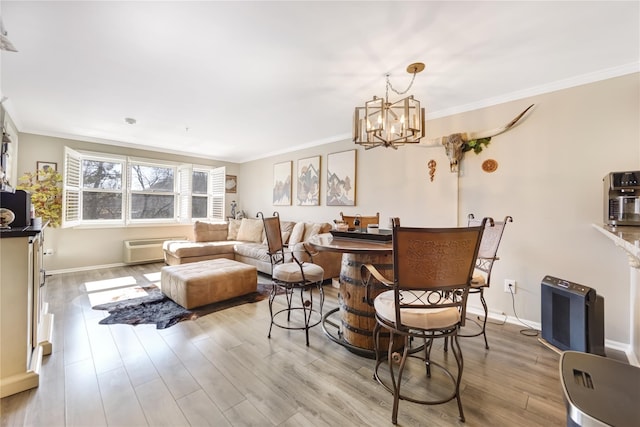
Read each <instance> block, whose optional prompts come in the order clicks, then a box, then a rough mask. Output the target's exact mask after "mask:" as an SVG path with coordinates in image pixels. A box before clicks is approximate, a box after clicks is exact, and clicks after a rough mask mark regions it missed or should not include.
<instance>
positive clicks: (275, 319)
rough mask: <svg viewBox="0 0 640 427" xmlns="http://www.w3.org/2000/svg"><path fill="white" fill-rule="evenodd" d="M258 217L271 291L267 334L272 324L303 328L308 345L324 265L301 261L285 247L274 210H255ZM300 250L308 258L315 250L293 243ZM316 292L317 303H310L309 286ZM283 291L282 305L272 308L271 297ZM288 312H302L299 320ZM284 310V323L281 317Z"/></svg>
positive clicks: (319, 310) (317, 319) (319, 309)
mask: <svg viewBox="0 0 640 427" xmlns="http://www.w3.org/2000/svg"><path fill="white" fill-rule="evenodd" d="M257 216H258V217H260V218H262V222H263V224H264V230H265V234H266V237H267V244H268V247H269V249H268V254H269V258H270V260H271V267H272V268H271V270H272V272H271V283H272V286H271V292H270V293H269V314H270V315H271V324H270V325H269V334H268V338H271V330H272V328H273V326H274V325H275V326H277V327H280V328H283V329H295V330H304V331H305V336H306V343H307V346H308V345H309V328H311V327H313V326H316V325H318V324H319V323H320V322H321V320H322V308H323V305H324V290H323V288H322V282H323V280H324V269H323V268H322V267H320V266H319V265H317V264H313V263H312V262H305V261H301V255H302V254H298V255H297V256H296V253H295V252H294V251H292V250H290V249H289V248H286V247H285V245H284V243H283V241H282V232H281V228H280V216H279V215H278V212H274V213H273V216H271V217H265V216H264V215H263V214H262V212H258V214H257ZM296 248H300V250H301V251H304V252H305V253H306V254H307V255H308V256H309V259H312V257H313V256H314V255H315V254H317V252H313V251H312V250H311V249H310V248H309V247H308V246H307V245H306V244H303V245H297V246H296ZM314 289H317V290H318V293H319V301H318V305H317V306H315V305H314V298H313V290H314ZM295 291H299V292H300V304H296V303H295V302H294V301H293V300H294V293H295ZM278 295H284V297H285V298H286V305H285V308H283V309H280V310H277V311H274V310H276V308H274V301H275V299H276V296H278ZM292 312H298V313H299V312H302V316H303V318H302V320H301V321H300V320H299V319H296V318H295V316H294V320H293V321H292V320H291V313H292ZM285 314H286V323H284V320H283V319H281V317H284V315H285Z"/></svg>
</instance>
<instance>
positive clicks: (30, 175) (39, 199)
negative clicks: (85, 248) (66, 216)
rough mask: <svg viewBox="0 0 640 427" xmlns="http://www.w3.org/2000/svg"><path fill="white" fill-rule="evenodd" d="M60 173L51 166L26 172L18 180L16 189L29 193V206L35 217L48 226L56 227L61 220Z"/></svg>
mask: <svg viewBox="0 0 640 427" xmlns="http://www.w3.org/2000/svg"><path fill="white" fill-rule="evenodd" d="M61 183H62V175H61V174H59V173H58V172H57V171H56V170H55V169H53V168H45V169H40V170H37V171H35V172H27V173H26V174H24V175H22V176H21V177H20V179H19V180H18V186H17V187H16V188H17V189H18V190H25V191H28V192H29V193H31V206H32V207H33V210H34V212H35V216H36V217H40V218H42V222H43V223H45V222H47V221H48V222H49V226H51V227H58V226H60V223H61V221H62V187H61V186H60V184H61Z"/></svg>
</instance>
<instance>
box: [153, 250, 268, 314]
mask: <svg viewBox="0 0 640 427" xmlns="http://www.w3.org/2000/svg"><path fill="white" fill-rule="evenodd" d="M160 289H162V292H163V293H164V294H165V295H166V296H168V297H169V298H171V299H172V300H174V301H175V302H177V303H178V304H180V305H181V306H183V307H184V308H194V307H200V306H201V305H207V304H211V303H214V302H218V301H224V300H227V299H229V298H233V297H238V296H241V295H246V294H249V293H251V292H255V291H256V290H257V289H258V271H257V269H256V267H254V266H253V265H247V264H243V263H241V262H237V261H233V260H230V259H225V258H218V259H212V260H209V261H199V262H192V263H189V264H181V265H171V266H165V267H162V270H161V273H160Z"/></svg>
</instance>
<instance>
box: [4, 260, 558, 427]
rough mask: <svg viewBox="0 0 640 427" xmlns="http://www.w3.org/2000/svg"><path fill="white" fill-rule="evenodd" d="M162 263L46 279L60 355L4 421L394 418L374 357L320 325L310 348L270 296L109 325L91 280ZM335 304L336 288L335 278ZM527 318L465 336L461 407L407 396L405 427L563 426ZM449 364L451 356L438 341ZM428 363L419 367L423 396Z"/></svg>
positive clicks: (552, 373) (10, 401)
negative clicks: (282, 323) (177, 318)
mask: <svg viewBox="0 0 640 427" xmlns="http://www.w3.org/2000/svg"><path fill="white" fill-rule="evenodd" d="M161 267H162V264H147V265H138V266H129V267H121V268H111V269H101V270H94V271H88V272H78V273H68V274H61V275H55V276H52V277H49V278H48V300H49V303H50V311H51V312H53V313H54V315H55V324H54V337H53V338H54V341H53V353H52V354H51V355H50V356H46V357H45V359H44V362H43V367H42V375H41V378H40V386H39V387H38V388H36V389H33V390H29V391H25V392H22V393H19V394H16V395H13V396H9V397H6V398H3V399H2V401H1V406H0V411H1V412H0V416H1V420H2V421H1V425H2V426H106V425H109V426H189V425H191V426H207V425H213V426H388V425H391V403H392V397H391V395H390V394H389V393H388V392H387V391H386V390H385V389H384V388H383V387H382V386H380V385H379V384H378V383H377V382H376V381H374V380H373V379H372V370H373V366H374V361H373V360H371V359H367V358H364V357H361V356H358V355H356V354H354V353H352V352H350V351H348V350H346V349H345V348H344V347H342V346H340V345H338V344H336V343H334V342H332V341H331V340H329V339H328V338H327V337H326V336H325V335H324V333H323V331H322V329H321V327H320V326H317V327H315V328H313V329H312V331H311V334H310V346H309V347H306V346H305V340H304V332H302V331H287V330H284V329H280V328H274V330H273V332H272V335H271V339H268V338H267V330H268V327H269V308H268V301H267V300H264V301H260V302H258V303H254V304H244V305H241V306H237V307H233V308H230V309H226V310H223V311H219V312H216V313H212V314H210V315H208V316H205V317H202V318H199V319H197V320H195V321H186V322H181V323H179V324H177V325H175V326H173V327H170V328H168V329H164V330H157V329H155V325H140V326H135V327H134V326H129V325H99V324H98V321H99V320H100V319H101V318H103V317H104V316H106V315H107V313H106V312H104V311H99V310H93V309H91V305H90V303H89V299H88V296H87V292H86V290H85V283H87V282H93V281H99V280H106V279H116V278H119V277H126V276H132V277H133V278H134V279H135V281H136V282H137V283H138V284H143V285H144V284H148V283H150V282H154V281H155V280H156V279H155V278H153V276H147V277H151V278H152V279H151V280H149V278H147V277H145V275H149V274H151V275H153V274H154V273H157V272H158V271H159V270H160V268H161ZM325 293H326V301H325V312H326V311H328V310H330V309H332V308H335V307H337V304H338V302H337V290H336V289H334V288H332V287H331V286H330V285H326V286H325ZM523 328H524V327H518V326H515V325H509V324H505V325H495V324H491V325H489V331H488V334H489V345H490V346H491V349H490V350H485V349H484V343H483V340H482V338H481V337H476V338H463V339H461V345H462V351H463V355H464V363H465V367H464V374H463V383H462V403H463V406H464V411H465V416H466V423H461V422H460V421H459V420H458V409H457V405H456V403H455V401H452V402H448V403H445V404H442V405H436V406H422V405H417V404H414V403H410V402H407V401H401V402H400V411H399V417H398V424H399V425H401V426H426V425H429V426H456V425H466V426H561V425H566V418H565V409H564V404H563V402H562V393H561V389H560V381H559V374H558V355H557V354H556V353H554V352H553V351H551V350H549V349H548V348H546V347H544V346H543V345H541V344H540V343H539V342H538V340H537V338H536V337H530V336H525V335H523V334H521V333H520V330H521V329H523ZM433 354H435V355H437V358H438V360H439V361H440V362H441V363H445V364H447V363H449V364H450V363H452V360H453V359H452V358H450V360H448V359H447V356H446V354H445V353H444V352H443V351H442V345H441V344H440V343H438V344H436V346H435V348H434V353H433ZM421 372H422V370H420V369H411V367H410V369H409V377H408V380H407V386H406V387H407V390H415V391H418V390H420V389H421V388H419V387H418V386H417V385H416V384H420V383H421V382H423V380H424V377H423V376H422V375H420V373H421Z"/></svg>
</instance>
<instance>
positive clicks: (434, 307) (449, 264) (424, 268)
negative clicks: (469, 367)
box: [362, 218, 485, 424]
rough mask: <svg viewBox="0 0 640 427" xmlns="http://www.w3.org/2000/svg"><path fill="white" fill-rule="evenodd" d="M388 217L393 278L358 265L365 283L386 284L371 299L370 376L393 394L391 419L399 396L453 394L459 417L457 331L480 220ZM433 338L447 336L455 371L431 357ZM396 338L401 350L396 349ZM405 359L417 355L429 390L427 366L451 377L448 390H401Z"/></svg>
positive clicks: (429, 399)
mask: <svg viewBox="0 0 640 427" xmlns="http://www.w3.org/2000/svg"><path fill="white" fill-rule="evenodd" d="M392 222H393V275H394V277H393V280H388V279H387V278H385V277H384V276H383V275H382V274H380V272H379V271H378V270H377V269H376V268H375V266H373V265H372V264H365V265H363V266H362V281H363V283H364V284H365V286H367V287H369V286H371V284H372V283H375V281H374V280H372V278H374V279H375V280H377V281H378V282H380V283H382V285H384V286H386V287H387V288H388V289H389V290H387V291H385V292H382V293H381V294H379V295H378V296H376V298H375V299H374V301H373V305H374V308H375V318H376V326H375V328H374V342H375V354H376V364H375V369H374V377H375V379H376V380H377V381H378V382H379V383H380V384H382V385H383V386H384V387H385V388H386V389H387V390H388V391H390V392H391V393H392V394H393V409H392V415H391V420H392V422H393V423H394V424H396V423H397V421H398V406H399V401H400V400H401V399H402V400H408V401H411V402H415V403H420V404H425V405H436V404H442V403H446V402H449V401H451V400H453V399H456V400H457V403H458V410H459V413H460V420H461V421H464V412H463V410H462V402H461V400H460V383H461V380H462V369H463V359H462V350H461V348H460V344H459V342H458V331H459V329H460V327H461V326H462V325H464V321H465V314H466V303H467V296H468V293H469V288H470V283H471V277H472V273H473V269H474V266H475V260H476V257H477V256H478V250H479V248H480V239H481V237H482V233H483V231H484V229H485V224H484V222H482V223H481V224H480V225H479V226H477V227H459V228H413V227H400V225H399V221H397V219H396V218H394V219H393V220H392ZM383 329H384V330H385V331H388V332H389V343H388V348H387V349H384V348H381V347H382V346H381V339H380V338H381V337H380V335H381V330H383ZM438 338H443V339H444V340H445V342H446V341H447V340H449V339H450V340H451V350H452V353H453V355H454V358H455V365H456V367H457V373H456V374H455V375H454V373H453V372H452V371H453V368H448V367H447V366H446V365H447V364H445V363H436V362H434V361H433V360H432V359H431V348H432V346H433V342H434V340H435V339H438ZM414 339H422V340H423V341H424V348H423V349H419V350H418V349H411V343H412V340H414ZM398 341H400V344H401V347H402V350H397V348H398V347H399V346H398V344H399V343H398ZM410 358H417V359H420V361H421V364H424V367H425V368H426V375H425V376H426V378H425V381H426V382H427V383H428V384H427V385H426V390H432V385H429V383H430V380H431V369H432V367H437V368H439V369H442V370H443V371H444V374H445V376H446V377H448V378H449V379H450V380H451V382H452V384H451V385H452V390H451V392H450V393H449V394H447V395H446V396H444V397H442V395H438V396H434V395H431V394H428V395H426V396H416V395H409V394H408V393H406V392H403V390H402V381H403V372H404V371H405V367H406V364H407V361H408V360H409V359H410ZM383 365H386V366H387V367H388V369H389V372H388V374H387V375H386V376H383V375H381V371H380V368H381V366H383ZM415 375H416V374H415V372H414V374H413V377H412V378H411V382H412V383H413V384H414V386H413V387H415V384H416V381H418V378H419V377H416V376H415ZM436 388H437V387H436ZM446 391H449V390H448V389H447V390H446Z"/></svg>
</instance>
